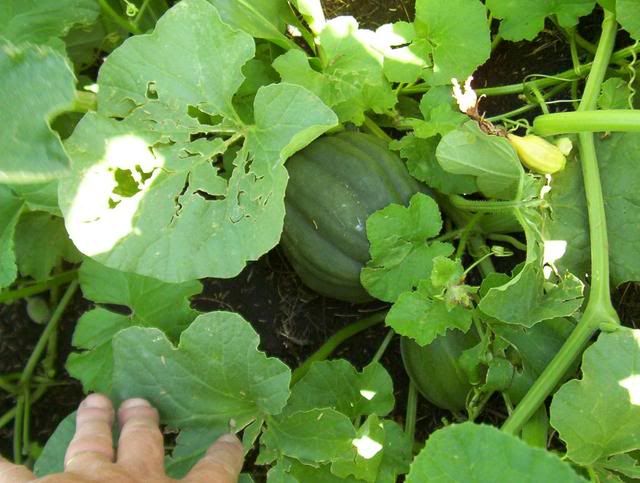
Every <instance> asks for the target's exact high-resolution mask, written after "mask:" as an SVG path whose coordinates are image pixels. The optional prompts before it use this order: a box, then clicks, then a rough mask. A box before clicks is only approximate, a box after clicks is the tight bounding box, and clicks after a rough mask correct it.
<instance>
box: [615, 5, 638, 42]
mask: <svg viewBox="0 0 640 483" xmlns="http://www.w3.org/2000/svg"><path fill="white" fill-rule="evenodd" d="M616 20H617V21H618V23H619V24H620V25H622V28H623V29H625V30H626V31H627V32H629V35H631V37H633V38H634V39H636V40H640V2H638V1H637V0H616Z"/></svg>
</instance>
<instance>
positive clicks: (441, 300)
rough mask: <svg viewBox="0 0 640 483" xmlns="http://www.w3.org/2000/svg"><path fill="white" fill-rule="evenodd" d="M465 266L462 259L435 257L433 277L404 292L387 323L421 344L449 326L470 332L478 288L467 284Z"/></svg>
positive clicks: (390, 313) (390, 312)
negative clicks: (472, 299)
mask: <svg viewBox="0 0 640 483" xmlns="http://www.w3.org/2000/svg"><path fill="white" fill-rule="evenodd" d="M463 270H464V269H463V267H462V264H461V263H460V261H459V260H455V261H454V260H450V259H448V258H444V257H437V258H434V259H433V270H432V271H431V277H430V279H425V280H421V281H420V282H419V283H418V287H417V289H416V290H414V291H407V292H404V293H402V294H400V296H399V297H398V299H397V300H396V303H395V304H393V307H391V310H390V311H389V314H388V315H387V318H386V323H387V325H389V326H390V327H392V328H393V329H394V330H395V331H396V332H398V333H399V334H401V335H404V336H406V337H410V338H412V339H414V340H415V341H416V342H417V343H418V344H419V345H421V346H425V345H428V344H430V343H431V342H433V340H434V339H436V338H437V337H438V336H440V335H444V333H445V332H446V331H447V330H449V329H459V330H461V331H462V332H467V331H468V330H469V327H471V322H472V314H473V310H472V304H471V298H470V294H471V293H474V292H475V291H476V288H475V287H469V286H468V285H464V283H463V281H464V273H463Z"/></svg>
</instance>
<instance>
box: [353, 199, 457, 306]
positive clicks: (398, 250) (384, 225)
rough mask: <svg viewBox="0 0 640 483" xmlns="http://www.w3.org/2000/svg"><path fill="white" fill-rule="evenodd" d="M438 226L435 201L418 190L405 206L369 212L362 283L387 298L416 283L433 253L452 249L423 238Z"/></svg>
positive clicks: (425, 272)
mask: <svg viewBox="0 0 640 483" xmlns="http://www.w3.org/2000/svg"><path fill="white" fill-rule="evenodd" d="M441 229H442V218H441V217H440V210H439V209H438V205H437V204H436V202H435V201H434V200H433V198H431V197H429V196H427V195H425V194H422V193H417V194H415V195H413V197H412V198H411V202H410V204H409V206H408V207H404V206H401V205H396V204H392V205H389V206H387V207H386V208H383V209H382V210H379V211H377V212H376V213H374V214H373V215H371V216H370V217H369V219H368V220H367V237H368V238H369V242H370V243H371V247H370V249H369V252H370V253H371V260H370V261H369V262H367V265H366V267H365V268H364V269H363V270H362V272H361V274H360V279H361V281H362V285H363V286H364V287H365V288H366V289H367V291H368V292H369V293H370V294H371V295H373V296H374V297H377V298H379V299H380V300H386V301H388V302H393V301H395V300H396V299H397V298H398V296H399V295H400V294H401V293H403V292H406V291H409V290H411V289H412V288H413V287H416V286H417V285H418V282H419V281H420V280H422V279H425V278H428V277H429V275H430V273H431V263H432V260H433V259H434V258H435V257H437V256H448V255H450V254H451V253H452V252H453V246H452V245H451V244H450V243H442V242H432V243H429V242H427V241H426V240H428V239H429V238H433V237H435V236H437V235H438V234H439V233H440V230H441Z"/></svg>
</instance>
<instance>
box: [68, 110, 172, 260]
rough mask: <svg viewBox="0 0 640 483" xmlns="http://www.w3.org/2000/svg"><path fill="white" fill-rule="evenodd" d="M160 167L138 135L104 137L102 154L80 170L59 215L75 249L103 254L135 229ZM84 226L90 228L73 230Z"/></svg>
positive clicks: (162, 161) (160, 164)
mask: <svg viewBox="0 0 640 483" xmlns="http://www.w3.org/2000/svg"><path fill="white" fill-rule="evenodd" d="M96 120H97V119H96ZM99 126H100V125H99V124H98V125H97V126H96V127H97V128H99ZM163 165H164V159H163V158H162V157H161V156H156V155H154V153H152V151H151V150H150V149H149V147H148V144H147V142H146V141H145V140H143V139H142V138H140V137H138V136H135V135H131V134H122V135H116V136H114V137H112V138H110V139H108V140H107V141H106V146H105V153H104V157H103V158H102V159H101V160H99V161H98V162H96V163H95V164H94V165H93V166H91V167H90V168H89V169H87V170H86V171H85V173H84V175H83V177H82V180H81V181H80V183H79V186H78V188H77V192H76V194H75V197H74V201H72V202H71V205H70V207H69V210H68V211H67V214H66V216H65V220H66V223H67V226H68V227H69V228H70V230H69V231H70V232H72V239H73V241H74V243H75V244H76V246H77V247H78V249H79V250H80V251H82V252H83V253H85V254H86V255H89V256H94V255H98V254H100V253H104V252H109V251H110V250H112V249H113V248H114V247H115V246H116V245H117V244H118V242H120V241H121V240H122V239H123V238H125V237H127V236H129V235H130V234H133V235H137V234H139V233H140V232H139V230H138V229H136V228H135V227H134V218H135V216H136V213H137V212H138V208H139V205H140V203H141V201H142V199H143V197H144V196H145V194H146V193H147V191H148V190H149V188H150V187H151V185H152V184H153V181H154V180H155V178H157V177H158V175H159V174H160V172H161V170H160V168H162V166H163ZM119 175H120V176H119ZM127 175H128V177H130V180H127V179H126V176H127ZM118 178H120V179H118ZM126 181H130V183H129V186H126V185H125V184H126ZM86 224H90V226H91V231H89V230H76V229H75V226H77V225H86Z"/></svg>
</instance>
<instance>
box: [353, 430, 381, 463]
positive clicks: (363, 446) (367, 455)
mask: <svg viewBox="0 0 640 483" xmlns="http://www.w3.org/2000/svg"><path fill="white" fill-rule="evenodd" d="M353 445H354V446H355V447H356V449H357V451H358V454H359V455H360V456H362V457H363V458H364V459H366V460H370V459H371V458H373V457H374V456H375V455H377V454H378V453H379V452H380V451H381V450H382V445H381V444H380V443H378V442H377V441H375V440H373V439H371V438H370V437H369V436H363V437H361V438H356V439H354V440H353Z"/></svg>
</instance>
